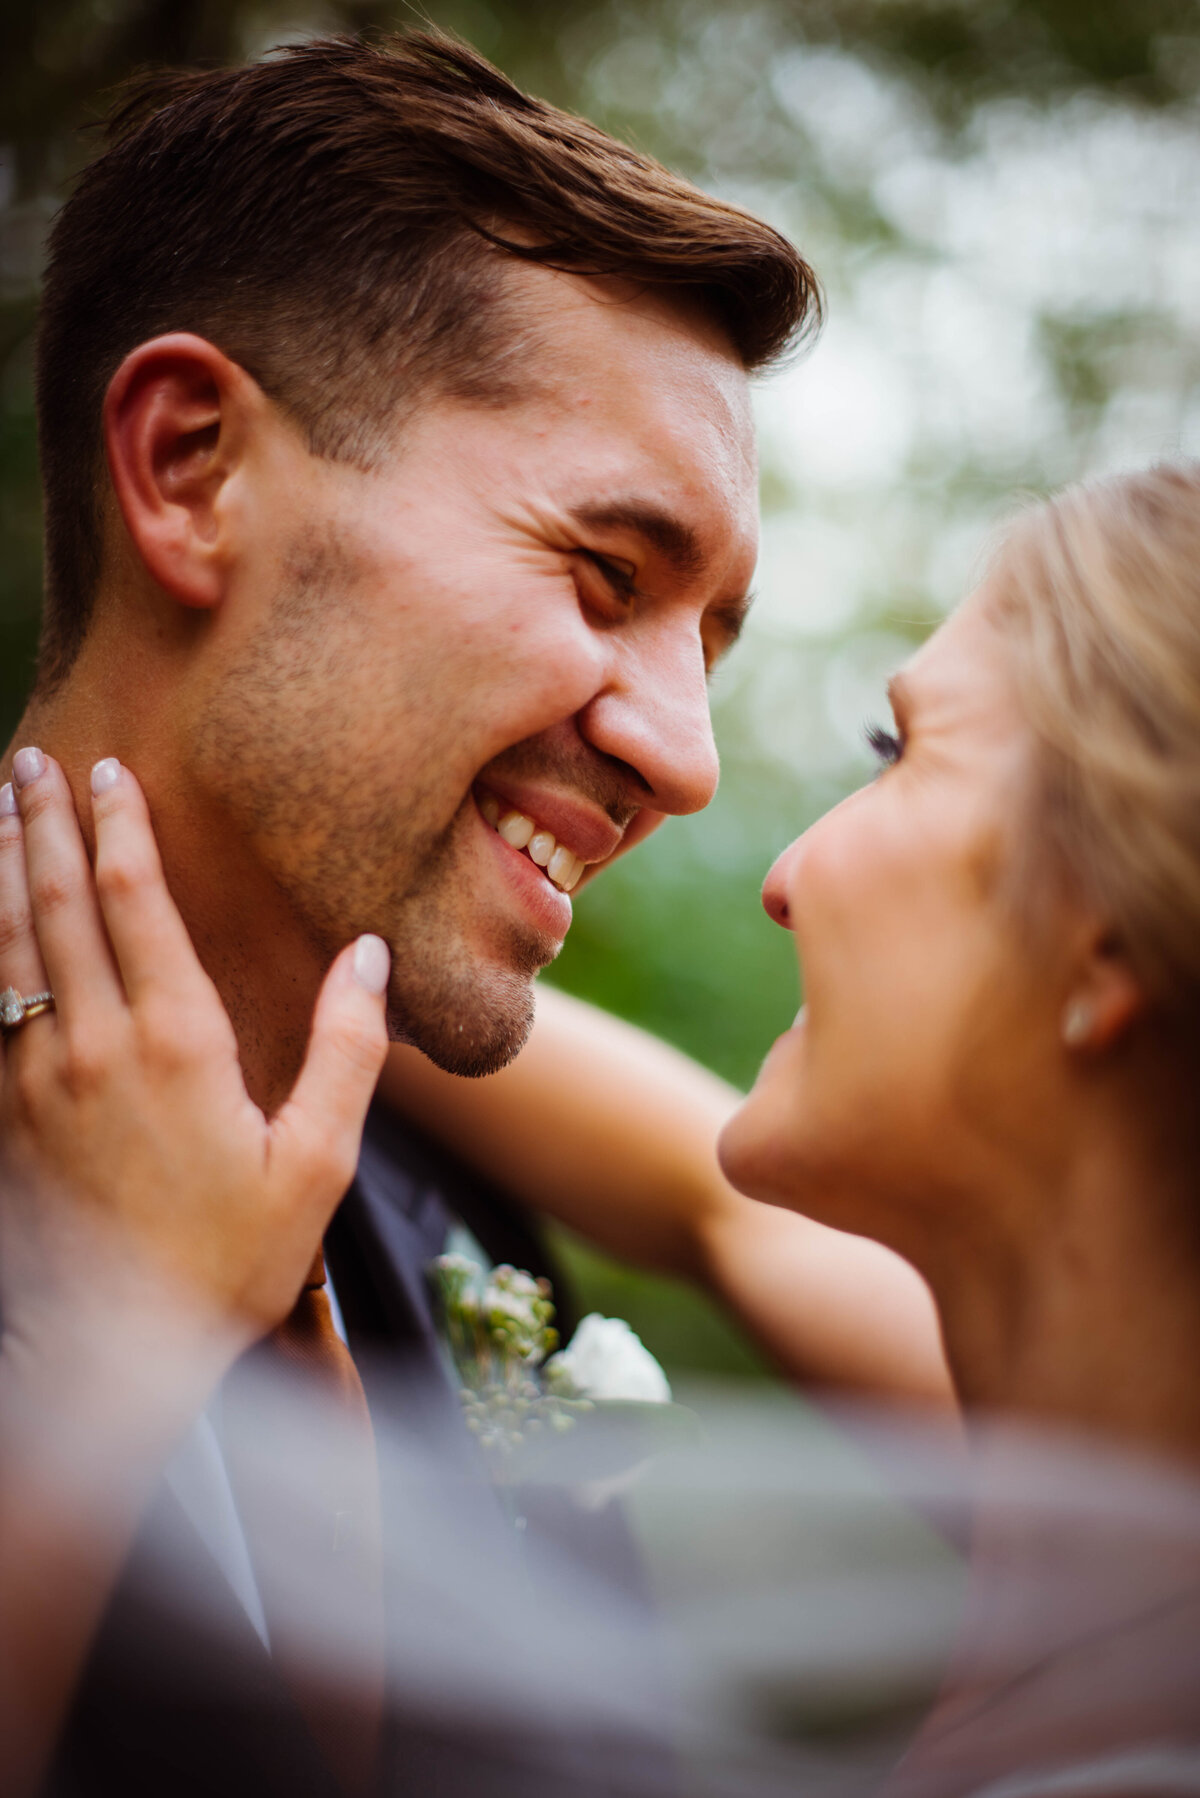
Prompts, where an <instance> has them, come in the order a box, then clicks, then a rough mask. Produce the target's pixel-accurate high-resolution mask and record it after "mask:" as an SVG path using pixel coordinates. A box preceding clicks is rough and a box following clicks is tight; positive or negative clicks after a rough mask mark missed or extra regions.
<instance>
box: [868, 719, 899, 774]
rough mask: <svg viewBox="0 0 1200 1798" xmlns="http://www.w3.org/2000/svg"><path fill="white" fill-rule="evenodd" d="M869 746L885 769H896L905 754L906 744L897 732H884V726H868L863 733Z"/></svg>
mask: <svg viewBox="0 0 1200 1798" xmlns="http://www.w3.org/2000/svg"><path fill="white" fill-rule="evenodd" d="M863 734H864V736H865V737H866V739H867V746H868V748H869V749H870V750H871V753H872V754H873V755H876V756H878V758H879V761H880V763H881V764H882V766H883V767H885V768H891V767H894V766H895V764H896V763H897V762H898V761H899V760H900V758H901V756H902V755H903V754H904V743H903V741H902V739H901V738H900V737H898V736H897V735H896V733H895V731H890V730H884V728H883V726H882V724H868V725H867V726H866V727H865V729H864V732H863Z"/></svg>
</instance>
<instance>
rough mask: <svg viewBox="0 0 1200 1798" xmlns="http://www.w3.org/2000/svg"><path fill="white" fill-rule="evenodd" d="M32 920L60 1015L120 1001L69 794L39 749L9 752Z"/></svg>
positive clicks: (75, 1015)
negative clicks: (11, 753)
mask: <svg viewBox="0 0 1200 1798" xmlns="http://www.w3.org/2000/svg"><path fill="white" fill-rule="evenodd" d="M13 786H14V788H15V789H16V795H17V804H18V806H19V807H20V811H21V822H22V824H23V826H24V836H25V869H26V873H27V876H28V880H29V898H30V903H31V906H32V909H33V925H34V929H35V930H36V931H37V939H38V943H39V945H40V948H41V952H42V960H43V961H44V962H45V964H46V975H47V979H48V983H49V986H50V988H51V990H52V992H53V993H54V999H55V1005H56V1008H57V1011H58V1015H59V1017H60V1018H63V1019H64V1020H72V1019H74V1020H76V1021H82V1020H84V1019H85V1018H86V1017H89V1016H94V1015H96V1014H97V1013H102V1012H104V1011H106V1010H108V1009H109V1008H111V1007H112V1006H113V1005H117V1004H122V1005H123V1003H124V994H123V993H122V991H121V985H120V981H119V980H118V978H117V970H116V967H115V965H114V963H113V959H112V954H111V951H110V950H109V946H108V938H107V936H106V935H105V931H104V921H103V919H102V918H101V916H100V906H99V904H98V902H97V899H96V887H95V882H94V881H93V879H92V870H91V865H90V864H89V862H88V857H87V850H86V849H85V847H84V842H83V836H82V833H81V832H80V829H79V820H78V818H77V817H76V815H75V800H74V798H73V796H72V793H71V789H70V787H69V786H68V785H67V780H66V776H65V775H64V774H63V771H62V769H61V768H60V767H59V766H58V763H57V762H56V761H54V760H53V758H52V757H50V756H48V755H43V754H42V752H41V750H40V749H19V750H18V751H17V753H16V755H15V756H14V757H13Z"/></svg>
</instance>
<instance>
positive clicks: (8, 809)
mask: <svg viewBox="0 0 1200 1798" xmlns="http://www.w3.org/2000/svg"><path fill="white" fill-rule="evenodd" d="M16 809H17V796H16V794H15V793H14V792H13V784H12V781H11V780H6V781H5V783H4V785H3V786H2V787H0V818H11V817H12V815H13V813H14V812H15V811H16Z"/></svg>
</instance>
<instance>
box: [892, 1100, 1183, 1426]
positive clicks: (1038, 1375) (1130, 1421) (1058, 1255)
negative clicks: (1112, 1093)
mask: <svg viewBox="0 0 1200 1798" xmlns="http://www.w3.org/2000/svg"><path fill="white" fill-rule="evenodd" d="M1012 1198H1013V1194H1012V1192H1011V1190H1010V1191H1009V1192H1008V1193H1007V1194H1006V1195H1005V1212H1006V1216H1007V1219H1008V1220H1009V1221H1008V1226H1007V1228H1006V1230H1005V1232H1004V1238H1005V1241H1004V1249H1003V1252H997V1253H988V1252H986V1251H984V1250H982V1249H981V1248H979V1247H978V1246H977V1245H976V1246H975V1247H973V1248H972V1249H971V1250H970V1251H966V1252H964V1253H963V1254H962V1255H961V1257H960V1256H958V1255H956V1254H954V1253H953V1252H951V1253H948V1254H945V1255H943V1256H942V1257H940V1258H939V1259H940V1260H941V1265H940V1266H939V1267H938V1268H937V1269H936V1270H929V1272H928V1277H929V1279H930V1284H931V1285H932V1286H933V1289H934V1295H935V1297H936V1299H937V1301H938V1308H939V1310H940V1312H941V1316H942V1324H943V1331H944V1337H945V1343H946V1352H947V1356H948V1358H949V1361H950V1366H951V1369H952V1371H953V1373H954V1377H955V1382H956V1384H957V1387H958V1390H959V1394H960V1397H961V1398H962V1400H963V1403H964V1405H966V1407H967V1408H968V1409H980V1410H983V1411H988V1412H995V1413H1007V1414H1016V1415H1021V1416H1024V1417H1030V1418H1035V1419H1037V1420H1039V1421H1041V1422H1045V1423H1049V1424H1061V1425H1064V1426H1067V1427H1070V1428H1072V1429H1074V1428H1081V1429H1084V1430H1086V1431H1089V1432H1095V1433H1097V1434H1100V1435H1105V1436H1109V1437H1114V1438H1119V1439H1122V1440H1130V1441H1135V1442H1140V1443H1141V1444H1143V1445H1144V1446H1145V1447H1146V1448H1149V1449H1152V1450H1157V1451H1160V1452H1163V1453H1166V1454H1168V1455H1172V1456H1180V1455H1182V1456H1184V1457H1186V1458H1189V1459H1193V1458H1195V1459H1200V1380H1197V1378H1196V1370H1197V1368H1198V1367H1200V1215H1198V1216H1196V1217H1193V1215H1192V1212H1193V1209H1194V1207H1195V1203H1196V1201H1195V1196H1194V1193H1193V1191H1192V1182H1191V1181H1190V1180H1189V1179H1187V1178H1185V1177H1184V1176H1183V1175H1182V1174H1180V1175H1178V1176H1171V1175H1164V1173H1163V1171H1162V1169H1161V1168H1156V1169H1153V1170H1152V1169H1151V1168H1149V1167H1148V1166H1147V1165H1146V1162H1145V1160H1144V1159H1143V1158H1140V1157H1137V1156H1135V1155H1133V1154H1130V1153H1128V1152H1122V1149H1121V1146H1120V1145H1118V1144H1117V1143H1114V1141H1113V1140H1112V1134H1111V1133H1110V1132H1106V1131H1104V1130H1098V1131H1097V1132H1096V1135H1095V1138H1094V1140H1092V1141H1090V1142H1089V1143H1088V1144H1087V1146H1086V1147H1085V1148H1084V1149H1083V1150H1081V1152H1080V1153H1079V1154H1078V1155H1076V1156H1075V1157H1074V1158H1073V1160H1072V1162H1071V1165H1070V1166H1069V1168H1068V1169H1067V1171H1066V1173H1065V1175H1064V1176H1063V1177H1062V1178H1061V1179H1060V1180H1059V1181H1058V1182H1056V1183H1055V1185H1054V1188H1053V1189H1052V1190H1046V1191H1043V1192H1034V1191H1032V1190H1031V1191H1030V1192H1028V1193H1026V1194H1024V1195H1022V1198H1023V1200H1024V1202H1023V1203H1021V1204H1019V1205H1017V1206H1014V1205H1013V1203H1012ZM1014 1217H1019V1218H1020V1219H1021V1224H1020V1228H1019V1230H1018V1229H1014V1228H1013V1227H1012V1222H1011V1220H1012V1219H1013V1218H1014ZM1014 1244H1015V1246H1014Z"/></svg>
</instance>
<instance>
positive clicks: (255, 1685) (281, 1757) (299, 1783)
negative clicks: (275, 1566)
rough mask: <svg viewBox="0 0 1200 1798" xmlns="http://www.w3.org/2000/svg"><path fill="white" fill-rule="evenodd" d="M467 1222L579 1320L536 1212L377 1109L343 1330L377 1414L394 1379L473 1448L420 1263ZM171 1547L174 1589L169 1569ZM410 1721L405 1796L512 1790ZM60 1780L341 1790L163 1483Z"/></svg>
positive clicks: (486, 1757)
mask: <svg viewBox="0 0 1200 1798" xmlns="http://www.w3.org/2000/svg"><path fill="white" fill-rule="evenodd" d="M456 1216H457V1217H458V1218H461V1219H462V1221H463V1222H465V1223H466V1224H467V1225H468V1227H469V1228H470V1229H472V1230H473V1232H474V1233H475V1235H476V1236H477V1238H478V1239H479V1241H480V1242H481V1244H482V1245H483V1247H484V1248H485V1249H486V1250H487V1251H488V1252H489V1254H490V1255H491V1256H492V1257H493V1259H494V1260H496V1261H511V1262H512V1263H514V1264H515V1265H517V1266H521V1267H525V1268H528V1269H529V1270H530V1271H531V1272H534V1273H538V1274H547V1275H548V1276H549V1277H550V1278H552V1279H554V1281H555V1291H556V1298H557V1300H558V1303H559V1308H560V1317H562V1318H563V1322H564V1326H565V1330H566V1331H569V1330H570V1328H571V1327H572V1324H573V1319H572V1317H571V1315H570V1310H569V1305H568V1303H567V1295H566V1292H565V1289H564V1286H563V1284H562V1281H561V1278H560V1277H558V1270H557V1269H556V1268H555V1267H554V1266H553V1264H552V1261H551V1258H550V1256H549V1255H548V1253H547V1250H546V1247H545V1245H544V1244H543V1242H542V1241H541V1239H540V1237H539V1235H538V1233H537V1232H536V1230H535V1229H534V1228H533V1227H532V1226H531V1224H530V1222H529V1220H528V1219H526V1218H524V1217H523V1216H522V1215H521V1213H520V1211H519V1210H518V1209H517V1208H516V1207H514V1206H513V1204H512V1203H511V1202H510V1201H509V1200H508V1199H507V1198H506V1197H505V1196H504V1195H503V1194H502V1193H501V1192H500V1191H498V1190H497V1189H495V1188H494V1187H492V1186H490V1185H489V1184H488V1182H486V1181H484V1180H481V1179H480V1178H478V1177H477V1176H476V1175H474V1174H471V1173H469V1172H468V1171H467V1170H466V1169H465V1168H464V1167H463V1166H462V1165H461V1164H459V1163H458V1162H457V1161H455V1159H454V1158H453V1157H452V1156H450V1155H447V1154H445V1153H443V1152H442V1151H440V1150H437V1149H435V1148H434V1147H433V1146H432V1145H431V1144H429V1143H428V1142H425V1141H422V1140H421V1139H420V1137H419V1135H418V1134H417V1133H416V1132H414V1131H412V1130H411V1129H410V1128H409V1127H408V1126H406V1125H404V1126H402V1125H401V1124H400V1123H399V1121H398V1120H397V1119H396V1118H395V1117H394V1116H393V1115H392V1114H390V1113H388V1112H387V1111H386V1110H384V1109H383V1108H382V1107H380V1106H376V1107H374V1108H373V1110H372V1112H371V1115H370V1117H369V1118H368V1123H367V1129H366V1132H365V1135H364V1141H363V1147H362V1153H361V1158H360V1161H359V1166H358V1170H357V1174H356V1177H355V1181H354V1184H353V1186H352V1187H351V1188H350V1191H349V1192H348V1193H347V1194H346V1197H345V1199H344V1200H343V1202H342V1204H341V1206H340V1208H339V1210H338V1212H337V1214H336V1216H335V1218H334V1220H333V1223H332V1225H331V1228H330V1230H329V1233H328V1236H327V1239H326V1254H327V1258H328V1262H329V1266H330V1268H331V1271H332V1274H333V1280H334V1286H335V1289H336V1291H337V1294H338V1299H339V1303H340V1305H341V1308H342V1312H343V1316H344V1318H345V1322H346V1327H347V1334H348V1336H349V1339H350V1344H351V1347H352V1349H353V1350H354V1353H355V1359H356V1361H357V1362H358V1365H359V1367H360V1370H361V1371H362V1374H363V1380H364V1385H365V1387H366V1390H367V1395H368V1401H369V1403H370V1404H371V1406H372V1408H373V1410H374V1409H375V1408H376V1407H384V1406H395V1405H396V1403H397V1402H398V1401H397V1390H399V1391H400V1392H402V1394H403V1399H402V1401H401V1402H402V1404H403V1408H404V1415H403V1417H402V1418H400V1419H398V1420H397V1419H395V1418H392V1419H391V1422H392V1425H393V1427H395V1425H396V1424H397V1422H398V1423H399V1426H400V1427H401V1428H402V1429H415V1430H418V1431H429V1432H430V1433H431V1434H432V1433H434V1432H439V1433H440V1435H441V1437H442V1438H443V1439H444V1437H445V1434H446V1431H447V1429H449V1430H450V1431H452V1432H453V1431H461V1440H462V1443H463V1446H464V1452H469V1445H470V1440H471V1439H470V1438H469V1437H468V1436H467V1435H466V1432H465V1430H462V1426H461V1418H460V1415H459V1412H458V1400H457V1396H456V1393H455V1391H454V1389H453V1386H452V1384H451V1382H450V1380H449V1379H448V1377H447V1374H446V1370H445V1367H444V1363H443V1359H442V1355H441V1351H440V1348H439V1345H438V1342H437V1337H436V1326H435V1318H434V1314H433V1310H432V1306H431V1301H430V1295H429V1291H428V1287H427V1283H426V1278H425V1272H424V1270H425V1267H426V1264H427V1263H428V1262H429V1261H430V1259H431V1258H432V1257H434V1256H435V1255H437V1254H439V1253H441V1252H442V1250H443V1248H444V1246H445V1242H446V1238H447V1234H448V1231H449V1230H450V1228H451V1226H452V1223H453V1221H454V1218H455V1217H456ZM397 1375H399V1376H401V1377H400V1381H399V1383H398V1382H397ZM618 1534H619V1532H618ZM164 1552H165V1553H166V1554H168V1555H169V1556H170V1565H171V1568H172V1580H171V1587H172V1589H171V1591H170V1592H166V1591H164V1589H163V1581H162V1580H161V1578H158V1577H156V1570H157V1569H158V1568H160V1567H161V1565H162V1564H163V1563H162V1556H163V1554H164ZM622 1553H624V1554H625V1557H626V1559H627V1558H628V1554H627V1549H626V1550H621V1549H618V1558H621V1555H622ZM397 1727H398V1731H399V1737H398V1741H397V1743H396V1745H395V1752H394V1753H393V1755H392V1765H393V1770H394V1777H393V1778H392V1780H391V1781H390V1787H391V1789H392V1790H411V1791H413V1792H414V1793H417V1792H419V1793H421V1794H422V1798H433V1795H434V1794H437V1793H445V1794H447V1795H450V1794H456V1793H458V1792H463V1793H466V1792H467V1791H474V1792H482V1791H486V1792H488V1793H489V1794H490V1793H501V1792H503V1791H505V1790H507V1789H509V1785H508V1781H509V1776H508V1774H507V1773H506V1772H505V1770H504V1768H505V1764H506V1757H505V1754H504V1752H503V1747H502V1745H501V1747H500V1748H499V1749H498V1747H497V1743H496V1741H495V1739H494V1736H493V1737H491V1738H489V1739H488V1740H487V1741H486V1742H485V1741H482V1740H481V1741H480V1742H478V1743H469V1742H466V1741H464V1740H463V1739H462V1737H461V1734H460V1736H459V1739H458V1741H457V1742H456V1743H454V1744H447V1743H446V1742H444V1741H442V1740H440V1739H439V1737H438V1736H437V1734H436V1732H432V1731H427V1730H425V1728H424V1726H423V1724H422V1722H421V1719H420V1718H415V1717H411V1716H410V1717H408V1718H402V1719H400V1721H399V1724H398V1726H397ZM583 1758H584V1761H585V1762H586V1759H587V1757H586V1756H585V1757H583ZM579 1783H580V1789H591V1774H590V1772H587V1771H586V1770H583V1771H581V1780H580V1782H579ZM518 1788H520V1789H522V1790H524V1791H526V1792H527V1791H528V1778H527V1776H525V1778H524V1779H522V1778H521V1777H520V1776H519V1774H518V1773H517V1772H516V1771H514V1772H513V1774H512V1777H511V1789H512V1790H513V1791H514V1792H515V1791H516V1790H517V1789H518ZM596 1789H599V1788H596ZM48 1791H49V1792H50V1793H51V1794H53V1798H143V1794H144V1795H145V1798H151V1794H153V1798H202V1795H203V1798H212V1795H213V1794H216V1793H220V1794H222V1798H240V1795H241V1794H243V1793H245V1794H246V1798H250V1795H251V1794H253V1798H273V1795H274V1794H276V1793H278V1794H279V1795H280V1798H283V1795H284V1794H286V1798H309V1795H310V1794H311V1795H312V1798H337V1793H338V1787H337V1785H336V1783H335V1781H334V1780H333V1779H332V1777H331V1775H330V1773H329V1772H328V1770H327V1769H326V1767H325V1765H324V1763H323V1762H322V1760H321V1758H320V1756H319V1755H318V1753H317V1750H316V1748H315V1745H314V1744H313V1742H312V1739H311V1737H310V1736H309V1734H308V1731H307V1729H306V1727H305V1724H304V1721H303V1718H302V1717H301V1714H300V1712H299V1709H298V1708H297V1706H296V1704H295V1702H294V1700H293V1698H292V1696H291V1693H290V1692H289V1691H288V1689H287V1688H286V1686H285V1685H284V1683H283V1681H282V1680H281V1679H280V1678H279V1677H278V1675H277V1674H276V1672H275V1669H274V1667H273V1665H272V1662H271V1658H270V1656H269V1654H268V1653H267V1651H266V1650H265V1649H264V1647H263V1645H262V1643H261V1642H260V1640H259V1638H258V1636H257V1635H256V1633H255V1631H254V1629H253V1627H252V1626H251V1624H250V1622H249V1619H248V1618H247V1617H246V1615H245V1613H244V1611H243V1610H242V1607H241V1605H240V1604H239V1602H238V1600H237V1599H236V1597H235V1595H234V1593H233V1591H232V1589H231V1588H230V1587H229V1585H228V1583H227V1581H226V1579H225V1576H224V1575H223V1573H222V1572H221V1570H220V1569H219V1568H218V1567H217V1565H216V1564H215V1562H214V1561H213V1560H212V1557H211V1556H210V1554H209V1553H208V1551H207V1549H206V1548H205V1546H204V1544H203V1542H202V1541H201V1540H200V1538H199V1536H198V1535H197V1533H196V1531H195V1530H194V1528H193V1527H192V1525H191V1523H190V1522H189V1520H188V1518H187V1517H186V1515H185V1514H184V1512H183V1510H182V1507H181V1506H180V1505H179V1504H178V1502H177V1501H176V1500H175V1498H174V1497H173V1495H172V1493H171V1491H170V1489H169V1488H168V1487H167V1486H166V1484H165V1482H164V1483H162V1484H161V1485H160V1488H159V1490H158V1492H157V1493H156V1496H155V1498H154V1500H153V1503H152V1504H151V1506H150V1508H149V1510H148V1513H147V1515H146V1517H145V1519H144V1521H143V1524H142V1527H141V1529H140V1530H139V1532H138V1535H137V1537H136V1540H135V1542H134V1545H133V1548H132V1551H131V1553H130V1555H129V1557H128V1560H127V1562H126V1565H125V1567H124V1569H123V1572H122V1574H121V1577H120V1579H119V1581H118V1584H117V1586H116V1588H115V1590H114V1592H113V1595H112V1599H111V1601H110V1603H109V1605H108V1608H107V1612H106V1614H105V1616H104V1618H103V1621H102V1624H101V1627H100V1629H99V1632H98V1634H97V1636H96V1638H95V1640H94V1643H93V1646H92V1650H91V1653H90V1656H89V1659H88V1662H87V1665H86V1668H85V1671H84V1674H83V1678H82V1680H81V1682H80V1685H79V1687H78V1689H77V1693H76V1698H75V1702H74V1705H73V1708H72V1711H71V1715H70V1717H69V1720H68V1724H67V1728H66V1730H65V1733H64V1736H63V1739H62V1742H61V1746H60V1752H59V1755H58V1757H57V1760H56V1763H55V1766H54V1769H53V1773H52V1775H51V1778H50V1781H49V1785H48Z"/></svg>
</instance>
